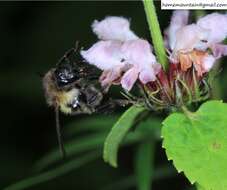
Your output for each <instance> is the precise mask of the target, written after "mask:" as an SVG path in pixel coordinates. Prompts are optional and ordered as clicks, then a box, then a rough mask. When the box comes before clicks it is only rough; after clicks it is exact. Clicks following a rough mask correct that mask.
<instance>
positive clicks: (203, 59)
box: [167, 11, 227, 75]
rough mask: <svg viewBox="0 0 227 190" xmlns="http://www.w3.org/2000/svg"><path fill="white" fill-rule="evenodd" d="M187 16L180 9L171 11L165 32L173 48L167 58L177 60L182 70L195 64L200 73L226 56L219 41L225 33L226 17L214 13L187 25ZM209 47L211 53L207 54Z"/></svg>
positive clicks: (226, 28) (226, 50)
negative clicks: (170, 17)
mask: <svg viewBox="0 0 227 190" xmlns="http://www.w3.org/2000/svg"><path fill="white" fill-rule="evenodd" d="M187 16H188V15H187V14H186V13H184V12H182V11H174V12H173V16H172V20H171V23H170V27H169V28H168V33H167V35H168V42H169V47H170V49H171V50H172V53H171V55H170V60H171V61H172V62H174V63H179V62H180V64H181V68H182V69H183V70H185V71H186V70H187V69H188V68H190V67H191V66H192V65H194V67H195V69H196V70H197V72H198V74H199V75H202V74H203V73H205V72H208V71H209V70H210V69H211V68H212V66H213V64H214V62H215V60H216V59H218V58H220V57H221V56H223V55H227V46H226V45H224V44H221V42H222V41H223V40H224V39H225V37H226V36H227V16H226V15H223V14H218V13H213V14H210V15H207V16H205V17H202V18H200V19H199V20H198V22H197V23H196V24H190V25H186V23H187ZM208 48H210V49H211V50H212V54H210V53H206V52H208ZM201 51H202V52H204V53H202V52H201ZM196 59H199V60H196Z"/></svg>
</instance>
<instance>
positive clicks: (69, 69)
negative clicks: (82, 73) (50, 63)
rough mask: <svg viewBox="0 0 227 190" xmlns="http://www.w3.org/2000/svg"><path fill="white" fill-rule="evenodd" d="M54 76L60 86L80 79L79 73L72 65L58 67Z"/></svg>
mask: <svg viewBox="0 0 227 190" xmlns="http://www.w3.org/2000/svg"><path fill="white" fill-rule="evenodd" d="M54 75H55V78H56V81H57V84H58V86H65V85H68V84H70V83H72V82H75V81H76V80H78V79H79V78H80V77H79V73H78V71H77V70H76V69H75V68H74V67H73V65H71V64H64V65H60V66H58V67H57V68H56V69H55V71H54Z"/></svg>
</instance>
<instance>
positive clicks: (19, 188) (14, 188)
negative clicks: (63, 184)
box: [3, 151, 100, 190]
mask: <svg viewBox="0 0 227 190" xmlns="http://www.w3.org/2000/svg"><path fill="white" fill-rule="evenodd" d="M99 156H100V152H97V151H96V152H92V153H89V154H87V155H85V156H81V157H79V158H77V159H74V160H72V161H70V162H68V163H65V164H63V165H61V166H59V167H58V168H56V169H53V170H50V171H47V172H44V173H42V174H39V175H37V176H34V177H28V178H27V179H24V180H22V181H19V182H18V183H15V184H12V185H10V186H8V187H6V188H4V189H3V190H24V189H31V187H32V186H34V185H38V184H40V183H44V182H47V181H50V180H52V179H55V178H57V177H60V176H62V175H65V174H66V173H69V172H71V171H73V170H75V169H77V168H80V167H82V166H84V165H86V164H87V163H89V162H91V161H93V160H95V159H97V158H98V157H99Z"/></svg>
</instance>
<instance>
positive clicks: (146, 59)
mask: <svg viewBox="0 0 227 190" xmlns="http://www.w3.org/2000/svg"><path fill="white" fill-rule="evenodd" d="M121 50H122V54H123V55H124V58H125V59H126V60H127V62H128V63H131V64H133V65H135V64H136V65H137V67H139V66H143V64H147V63H156V58H155V56H154V55H153V53H152V47H151V45H150V44H149V42H148V41H146V40H143V39H138V40H131V41H127V42H125V43H124V44H123V46H122V49H121Z"/></svg>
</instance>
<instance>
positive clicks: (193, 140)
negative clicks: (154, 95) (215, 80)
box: [162, 101, 227, 190]
mask: <svg viewBox="0 0 227 190" xmlns="http://www.w3.org/2000/svg"><path fill="white" fill-rule="evenodd" d="M226 115H227V104H224V103H222V102H221V101H209V102H206V103H204V104H203V105H202V106H201V107H200V108H199V110H198V111H197V112H195V113H189V114H187V115H184V114H182V113H174V114H171V115H170V116H169V117H168V118H167V119H165V121H164V122H163V125H164V126H163V128H162V136H163V138H164V141H163V147H164V148H165V149H166V154H167V156H168V159H169V160H173V163H174V165H175V167H176V168H177V170H178V172H181V171H183V172H184V173H185V175H186V177H187V178H188V179H189V180H190V182H191V183H195V182H197V183H198V184H200V185H201V186H202V187H203V188H204V189H205V190H226V189H227V180H226V179H227V164H226V163H227V136H226V134H227V117H226Z"/></svg>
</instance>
